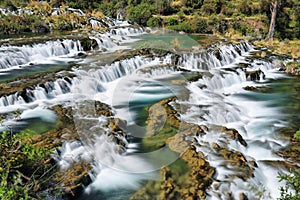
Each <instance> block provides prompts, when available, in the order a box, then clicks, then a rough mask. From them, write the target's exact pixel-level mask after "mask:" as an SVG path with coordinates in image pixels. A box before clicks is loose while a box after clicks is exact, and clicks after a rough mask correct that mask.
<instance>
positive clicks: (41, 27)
mask: <svg viewBox="0 0 300 200" xmlns="http://www.w3.org/2000/svg"><path fill="white" fill-rule="evenodd" d="M32 32H33V33H49V32H50V27H49V25H46V24H44V23H42V22H39V23H37V24H34V26H33V29H32Z"/></svg>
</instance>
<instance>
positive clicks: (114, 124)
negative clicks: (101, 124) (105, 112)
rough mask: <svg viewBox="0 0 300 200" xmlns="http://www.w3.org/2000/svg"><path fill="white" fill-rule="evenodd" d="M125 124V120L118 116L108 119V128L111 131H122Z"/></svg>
mask: <svg viewBox="0 0 300 200" xmlns="http://www.w3.org/2000/svg"><path fill="white" fill-rule="evenodd" d="M126 126H127V122H126V121H125V120H122V119H119V118H113V119H110V121H109V128H110V129H111V130H112V131H122V130H125V129H126Z"/></svg>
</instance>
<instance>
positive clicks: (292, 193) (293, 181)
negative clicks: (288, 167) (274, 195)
mask: <svg viewBox="0 0 300 200" xmlns="http://www.w3.org/2000/svg"><path fill="white" fill-rule="evenodd" d="M278 178H279V182H282V181H285V186H282V187H280V198H279V199H280V200H299V199H300V170H296V171H290V172H289V173H288V174H282V173H278Z"/></svg>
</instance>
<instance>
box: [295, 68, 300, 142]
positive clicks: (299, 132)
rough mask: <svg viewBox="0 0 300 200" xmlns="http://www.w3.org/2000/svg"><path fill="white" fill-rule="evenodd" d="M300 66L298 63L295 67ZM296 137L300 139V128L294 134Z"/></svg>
mask: <svg viewBox="0 0 300 200" xmlns="http://www.w3.org/2000/svg"><path fill="white" fill-rule="evenodd" d="M298 67H300V66H299V65H296V66H295V68H298ZM294 138H295V139H296V140H300V130H298V131H297V132H296V133H295V134H294Z"/></svg>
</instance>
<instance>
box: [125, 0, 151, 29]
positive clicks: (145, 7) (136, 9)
mask: <svg viewBox="0 0 300 200" xmlns="http://www.w3.org/2000/svg"><path fill="white" fill-rule="evenodd" d="M154 10H155V7H154V5H153V4H148V3H142V4H139V5H137V6H129V7H128V10H127V16H126V17H127V19H128V20H130V21H134V22H136V23H138V24H140V25H144V26H145V25H147V21H148V20H149V19H150V18H151V16H152V14H154Z"/></svg>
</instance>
